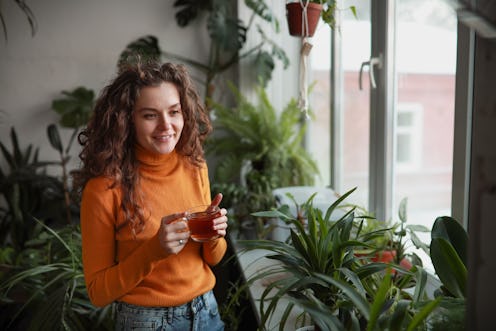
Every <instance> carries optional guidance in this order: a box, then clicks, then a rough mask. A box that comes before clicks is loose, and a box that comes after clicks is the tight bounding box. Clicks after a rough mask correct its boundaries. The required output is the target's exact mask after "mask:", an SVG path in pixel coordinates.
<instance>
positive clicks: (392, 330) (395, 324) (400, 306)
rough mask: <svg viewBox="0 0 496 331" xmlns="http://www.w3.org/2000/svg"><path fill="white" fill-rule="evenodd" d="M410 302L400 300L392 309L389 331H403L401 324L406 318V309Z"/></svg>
mask: <svg viewBox="0 0 496 331" xmlns="http://www.w3.org/2000/svg"><path fill="white" fill-rule="evenodd" d="M410 303H411V301H409V300H400V301H399V302H398V303H397V304H396V307H395V309H394V312H393V314H392V316H391V319H390V321H389V331H403V329H402V328H403V323H404V321H405V320H406V318H407V317H408V308H409V307H410Z"/></svg>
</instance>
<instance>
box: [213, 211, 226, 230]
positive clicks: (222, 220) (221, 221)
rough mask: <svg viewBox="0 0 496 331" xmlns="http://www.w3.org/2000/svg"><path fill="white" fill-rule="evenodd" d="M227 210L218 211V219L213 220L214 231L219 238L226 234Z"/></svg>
mask: <svg viewBox="0 0 496 331" xmlns="http://www.w3.org/2000/svg"><path fill="white" fill-rule="evenodd" d="M226 214H227V210H226V209H225V208H221V209H220V215H221V216H220V217H217V218H216V219H214V221H213V223H214V230H215V231H217V234H218V235H219V236H222V237H225V236H226V233H227V231H226V230H227V216H226Z"/></svg>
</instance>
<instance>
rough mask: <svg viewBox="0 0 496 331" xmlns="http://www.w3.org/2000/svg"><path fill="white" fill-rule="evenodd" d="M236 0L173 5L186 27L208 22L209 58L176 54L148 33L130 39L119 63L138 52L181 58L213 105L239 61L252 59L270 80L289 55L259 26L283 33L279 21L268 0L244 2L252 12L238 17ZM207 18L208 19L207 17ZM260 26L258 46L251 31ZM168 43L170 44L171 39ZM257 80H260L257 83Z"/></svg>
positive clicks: (258, 71)
mask: <svg viewBox="0 0 496 331" xmlns="http://www.w3.org/2000/svg"><path fill="white" fill-rule="evenodd" d="M235 4H236V2H233V1H231V0H216V1H213V0H207V1H189V0H178V1H175V2H174V4H173V7H174V9H175V10H176V14H175V17H176V23H177V25H178V26H179V27H181V28H185V27H187V26H192V25H194V24H204V25H205V26H204V29H205V30H206V31H207V32H208V36H209V40H210V43H209V45H208V46H209V54H208V59H207V60H206V61H203V62H202V61H198V60H196V59H194V58H191V57H187V56H182V55H180V54H176V53H174V52H173V50H172V49H169V48H167V49H165V48H161V47H160V45H159V40H158V38H157V37H156V36H152V35H148V36H143V37H140V38H138V39H136V40H134V41H132V42H130V43H129V44H128V45H127V46H126V48H125V49H124V50H123V51H122V52H121V54H120V57H119V63H118V66H120V65H121V64H122V63H126V62H128V61H130V60H132V58H133V57H134V56H135V55H136V54H140V55H141V57H144V58H153V59H161V58H165V59H169V60H174V61H180V62H182V63H184V64H186V65H188V66H190V67H192V68H193V69H195V70H198V73H199V74H201V76H200V78H199V79H198V80H197V81H198V82H199V83H200V84H202V85H203V86H204V87H205V89H204V91H205V102H206V103H207V104H208V105H210V102H211V101H212V100H213V99H214V93H215V92H216V87H217V86H219V85H220V83H221V82H223V81H226V80H225V79H223V80H220V79H219V78H220V77H221V76H222V74H223V73H225V72H226V71H227V70H228V69H230V68H232V67H233V66H235V65H236V64H238V63H239V62H240V61H241V60H242V59H250V61H251V68H252V69H253V71H254V72H255V74H254V77H256V79H258V78H259V77H260V78H261V80H262V81H263V84H266V83H268V82H269V81H270V79H271V76H272V72H273V70H274V67H275V62H276V61H280V62H281V63H282V65H283V67H284V69H286V68H287V67H288V66H289V58H288V56H287V55H286V52H285V51H284V49H283V48H282V47H279V46H278V45H277V43H276V42H275V41H274V40H271V39H270V38H269V36H268V35H267V34H266V33H264V29H262V28H261V27H260V26H258V25H257V19H258V20H261V21H262V22H264V23H267V24H269V25H270V26H271V27H273V28H274V30H275V32H276V33H278V32H279V21H278V19H277V17H276V15H274V13H273V12H272V10H271V8H270V7H269V6H268V5H267V3H266V1H265V0H251V1H244V4H245V5H246V6H247V8H248V9H249V10H250V11H251V15H250V17H249V19H247V20H246V21H243V20H241V19H239V18H238V11H237V8H236V5H235ZM203 18H205V19H203ZM250 29H251V30H252V31H253V29H256V30H257V31H258V32H259V34H260V41H259V42H256V45H254V46H250V47H248V46H247V44H248V43H247V37H248V31H249V30H250ZM165 45H166V46H167V45H169V46H170V42H168V41H167V42H166V43H165ZM254 83H256V81H255V82H254Z"/></svg>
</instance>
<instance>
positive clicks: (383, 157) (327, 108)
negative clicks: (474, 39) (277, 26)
mask: <svg viewBox="0 0 496 331" xmlns="http://www.w3.org/2000/svg"><path fill="white" fill-rule="evenodd" d="M345 3H346V6H348V5H354V6H356V8H357V16H358V17H356V18H355V17H353V16H352V15H351V13H349V12H348V11H346V10H343V11H342V17H341V22H340V23H339V29H338V31H330V30H329V29H328V28H327V27H326V26H323V25H322V24H321V25H320V26H319V28H318V30H317V33H316V35H315V36H314V38H313V43H314V49H313V50H312V53H311V57H312V58H311V61H310V65H311V68H312V71H311V72H312V78H311V79H312V80H313V81H315V82H316V84H315V88H314V92H312V94H311V100H313V101H311V106H312V108H313V109H314V110H315V113H316V116H317V117H316V119H314V120H313V121H312V123H311V124H310V125H311V127H310V128H309V130H308V131H309V135H310V137H309V139H308V141H309V142H310V146H311V149H312V151H313V153H314V155H315V157H316V158H317V159H320V160H322V162H319V163H320V164H321V165H323V166H324V167H327V165H328V164H329V168H330V169H331V170H329V168H327V169H326V168H321V171H322V172H323V173H324V174H328V176H327V177H326V178H325V182H324V183H323V184H326V185H330V186H331V187H332V188H334V189H335V190H336V191H338V192H345V191H347V190H348V189H350V188H352V187H358V189H357V191H356V192H355V193H356V194H355V197H354V199H355V200H356V201H355V202H357V203H358V204H361V205H363V206H365V207H367V208H368V210H370V211H372V212H375V214H376V216H377V217H378V218H379V219H385V220H386V219H397V208H398V205H399V202H400V201H401V199H402V198H404V197H407V198H408V215H409V222H410V223H411V224H424V225H426V226H427V227H430V226H431V225H432V223H433V222H434V220H435V218H436V217H437V216H441V215H450V211H451V191H452V187H451V185H452V184H451V183H452V168H453V141H454V124H453V123H454V87H455V69H456V38H457V35H456V33H457V28H456V12H455V10H454V9H453V8H452V7H450V5H449V4H447V3H446V2H445V1H443V0H398V1H379V0H359V1H358V0H357V1H352V0H350V1H346V2H345ZM331 41H333V43H331ZM371 58H376V59H378V61H380V64H381V65H380V66H376V67H375V68H373V69H371V68H369V67H365V69H366V70H364V72H363V77H362V86H363V89H360V88H359V85H360V84H359V72H360V67H361V64H362V63H363V62H365V61H368V60H370V59H371ZM371 70H372V72H373V73H374V74H375V75H374V76H375V81H376V83H377V88H372V87H371V86H370V84H369V82H370V77H369V74H368V73H369V72H370V71H371ZM323 132H326V133H327V134H328V137H330V138H329V142H327V140H326V138H325V137H324V135H323ZM322 141H324V142H325V143H324V145H322V144H319V143H315V142H322ZM327 160H329V161H327ZM425 239H426V241H427V240H428V238H425Z"/></svg>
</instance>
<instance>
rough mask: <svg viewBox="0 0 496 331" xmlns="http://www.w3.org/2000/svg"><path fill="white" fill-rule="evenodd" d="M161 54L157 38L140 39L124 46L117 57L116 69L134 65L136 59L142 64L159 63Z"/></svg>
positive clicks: (150, 36) (149, 36)
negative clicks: (148, 62)
mask: <svg viewBox="0 0 496 331" xmlns="http://www.w3.org/2000/svg"><path fill="white" fill-rule="evenodd" d="M161 54H162V50H161V49H160V46H159V45H158V39H157V37H155V36H152V35H148V36H145V37H141V38H138V39H136V40H135V41H132V42H131V43H129V44H128V45H127V46H126V48H125V49H124V50H123V51H122V53H121V54H120V56H119V61H118V63H117V67H118V68H123V67H126V66H127V65H128V64H133V63H136V62H137V60H138V58H141V59H142V62H147V61H149V60H153V61H159V60H160V57H161Z"/></svg>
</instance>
